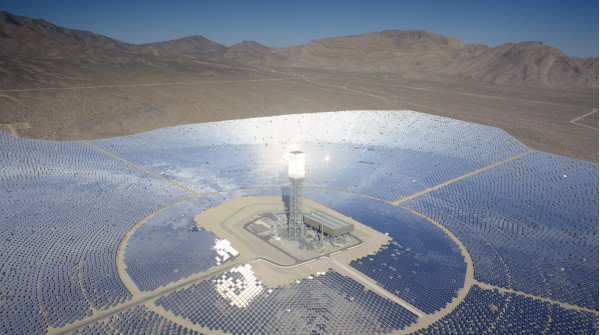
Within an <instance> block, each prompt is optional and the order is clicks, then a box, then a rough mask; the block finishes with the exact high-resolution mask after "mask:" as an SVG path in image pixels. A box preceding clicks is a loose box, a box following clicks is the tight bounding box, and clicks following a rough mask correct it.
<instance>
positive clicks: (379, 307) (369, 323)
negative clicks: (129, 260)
mask: <svg viewBox="0 0 600 335" xmlns="http://www.w3.org/2000/svg"><path fill="white" fill-rule="evenodd" d="M248 268H249V267H248ZM240 272H243V271H239V270H235V271H230V272H228V273H225V274H224V275H223V276H218V277H214V278H211V279H209V280H205V281H202V282H200V283H197V284H194V285H192V286H190V287H188V288H185V289H183V290H178V291H176V292H173V293H171V294H169V295H166V296H164V297H162V298H160V299H158V300H157V302H156V304H157V305H158V306H161V307H163V308H165V309H166V310H168V311H171V312H173V313H174V314H175V315H176V316H181V317H183V318H185V319H187V320H189V321H191V322H192V323H193V324H198V325H200V326H202V327H207V328H209V329H217V330H223V331H227V332H231V333H234V334H377V333H389V332H390V331H393V330H398V329H402V328H405V327H406V326H408V325H410V324H412V323H414V322H416V320H417V316H416V315H414V314H412V313H411V312H409V311H408V310H406V309H405V308H404V307H402V306H400V305H399V304H396V303H395V302H393V301H391V300H389V299H385V298H382V297H380V296H379V295H377V294H376V293H373V291H370V290H366V289H365V287H364V286H363V285H361V284H360V283H358V282H356V281H355V280H353V279H352V278H349V277H345V276H342V275H341V274H339V273H337V272H335V271H331V270H330V271H328V272H325V273H318V274H315V275H311V276H309V277H307V278H304V279H302V280H300V281H298V282H296V283H294V284H291V285H287V286H284V287H275V288H272V289H270V288H267V287H266V286H264V285H263V284H262V283H260V282H259V281H257V280H256V279H254V278H252V279H250V278H251V277H253V276H251V275H250V276H249V275H248V274H244V273H242V274H241V275H240ZM249 277H250V278H249ZM223 278H225V279H230V278H231V279H233V280H229V282H232V283H234V285H232V286H233V288H234V289H235V290H237V291H240V292H237V291H236V292H235V293H236V294H235V296H242V297H243V296H244V295H243V292H244V291H247V290H248V288H247V286H251V287H250V288H251V289H255V290H257V291H260V293H259V294H256V295H250V296H248V295H246V298H245V300H247V301H245V304H244V305H243V306H244V308H240V305H239V304H237V303H235V300H232V299H227V298H226V297H224V296H222V295H221V294H219V290H218V288H219V286H220V283H221V281H222V280H223ZM236 284H237V285H236ZM248 297H250V298H248ZM248 300H249V301H248ZM198 302H201V303H198Z"/></svg>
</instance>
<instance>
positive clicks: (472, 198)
mask: <svg viewBox="0 0 600 335" xmlns="http://www.w3.org/2000/svg"><path fill="white" fill-rule="evenodd" d="M406 205H407V206H410V207H412V208H414V209H415V210H417V211H419V212H421V213H424V214H425V215H427V216H429V217H431V218H433V219H434V220H436V221H438V222H442V223H443V224H444V225H445V226H446V227H447V228H448V229H450V231H452V232H453V233H454V234H455V235H456V236H458V237H459V238H460V240H461V241H462V242H463V243H464V244H465V245H466V247H467V249H468V250H469V252H470V253H471V255H472V257H473V261H474V265H475V279H477V280H479V281H481V282H484V283H488V284H493V285H496V286H499V287H504V288H510V289H514V290H516V291H520V292H525V293H529V294H533V295H536V296H540V297H547V298H551V299H553V300H556V301H560V302H565V303H569V304H573V305H577V306H580V307H586V308H589V309H593V310H598V294H599V292H598V262H599V259H598V254H599V249H598V239H599V235H598V166H597V165H595V164H590V163H586V162H582V161H578V160H574V159H570V158H566V157H560V156H555V155H550V154H546V153H541V152H535V153H532V154H529V155H527V156H525V157H522V158H520V159H518V160H514V161H511V162H508V163H506V164H503V165H502V166H499V167H497V168H495V169H493V170H489V171H485V172H482V173H479V174H477V175H474V176H472V177H470V178H466V179H464V180H461V181H458V182H456V183H453V184H452V185H449V186H447V187H444V188H441V189H439V190H436V191H433V192H430V193H429V194H427V195H424V196H421V197H418V198H416V199H414V200H412V201H409V202H407V203H406Z"/></svg>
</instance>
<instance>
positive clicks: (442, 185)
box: [0, 111, 599, 334]
mask: <svg viewBox="0 0 600 335" xmlns="http://www.w3.org/2000/svg"><path fill="white" fill-rule="evenodd" d="M296 149H300V150H302V151H304V152H305V153H306V179H305V182H304V188H305V190H304V191H305V193H304V196H305V197H306V199H307V200H310V201H313V202H315V203H318V204H320V205H322V206H325V207H327V208H329V209H331V210H333V211H336V212H337V213H340V214H341V215H344V216H346V217H348V218H351V219H352V220H355V221H356V222H357V223H360V224H362V225H364V227H365V228H364V229H363V230H364V231H367V230H372V231H373V232H376V233H377V236H380V237H378V238H379V240H378V241H383V242H382V244H379V245H377V247H376V248H375V249H374V250H367V249H368V246H369V245H370V246H373V245H376V244H374V243H371V242H372V241H370V240H368V239H366V238H365V239H364V241H363V242H364V243H363V244H361V245H358V246H356V247H352V248H348V249H347V250H341V251H339V252H334V253H329V254H323V255H320V256H319V257H315V258H314V259H310V260H308V261H297V262H295V263H294V262H292V263H285V262H284V261H278V260H277V259H275V258H272V259H271V258H269V257H265V256H261V255H258V254H253V253H252V252H249V251H248V250H251V247H252V245H251V246H247V245H245V244H244V243H243V241H242V242H240V241H241V240H237V239H235V238H231V237H228V236H233V235H235V231H233V232H230V231H227V229H229V228H227V227H221V226H219V225H218V223H217V222H200V221H199V220H200V219H199V218H202V216H199V214H202V213H206V212H207V211H208V210H218V209H220V208H221V210H222V211H224V212H225V214H227V215H229V214H231V215H234V214H235V212H236V211H237V209H236V208H233V209H232V208H230V207H227V206H228V204H231V203H232V201H235V199H240V198H243V199H246V200H248V201H251V199H263V198H264V199H278V198H277V197H279V198H281V199H282V201H283V200H284V199H285V197H286V195H287V192H288V190H287V187H288V184H289V180H288V179H287V173H286V171H287V166H286V164H287V161H286V157H287V154H288V153H289V152H290V151H291V150H296ZM0 180H1V181H2V187H1V188H0V238H1V241H2V243H1V244H0V248H1V253H0V307H1V308H0V332H1V333H8V334H23V333H51V334H65V333H77V334H106V333H115V334H123V333H124V334H135V333H166V334H170V333H179V334H196V333H205V334H213V333H217V334H219V333H233V334H255V333H265V334H281V333H290V334H291V333H298V334H310V333H314V334H339V333H360V334H378V333H396V334H413V333H414V334H448V333H458V334H465V333H474V334H481V333H488V334H540V333H543V334H597V333H598V295H599V292H598V271H599V269H598V262H599V260H598V253H599V248H598V239H599V235H598V223H599V222H598V165H597V164H594V163H590V162H585V161H580V160H575V159H571V158H566V157H562V156H556V155H552V154H547V153H544V152H539V151H531V150H529V149H528V148H527V147H525V146H523V145H522V144H520V143H519V142H518V141H516V140H515V139H514V138H512V137H511V136H509V135H507V134H506V133H505V132H503V131H501V130H499V129H497V128H492V127H487V126H481V125H477V124H473V123H468V122H462V121H457V120H452V119H448V118H443V117H437V116H431V115H426V114H421V113H416V112H412V111H350V112H332V113H318V114H298V115H286V116H277V117H266V118H256V119H246V120H235V121H224V122H215V123H205V124H195V125H184V126H178V127H173V128H164V129H158V130H155V131H150V132H146V133H141V134H136V135H131V136H125V137H117V138H108V139H100V140H93V141H70V142H58V141H44V140H31V139H24V138H17V137H14V136H12V135H10V134H9V133H5V132H1V133H0ZM282 206H283V205H282ZM230 234H231V235H230ZM365 234H366V235H365V236H375V235H373V234H371V235H369V234H367V233H365ZM370 243H371V244H370ZM378 243H379V242H378ZM257 248H258V247H257ZM361 250H362V251H361ZM364 250H367V251H365V252H364V253H362V254H361V252H363V251H364ZM266 254H268V253H266ZM273 257H275V256H273ZM285 257H287V256H285ZM280 259H282V260H283V259H285V258H284V257H283V256H282V257H281V258H280Z"/></svg>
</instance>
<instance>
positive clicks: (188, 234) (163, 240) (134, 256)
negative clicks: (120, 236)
mask: <svg viewBox="0 0 600 335" xmlns="http://www.w3.org/2000/svg"><path fill="white" fill-rule="evenodd" d="M215 203H216V200H215V199H213V198H212V197H205V198H200V199H194V200H191V201H188V202H184V203H181V204H177V205H174V206H171V207H169V208H167V209H164V210H162V211H160V212H158V213H156V214H155V215H154V216H152V217H151V218H149V219H148V220H147V221H145V222H144V223H143V224H142V225H141V226H140V227H139V228H137V229H136V230H135V232H134V233H133V235H132V236H131V238H130V239H129V241H128V242H127V248H126V249H125V264H126V266H127V273H128V274H129V276H130V277H131V279H132V280H133V282H134V283H135V285H136V286H137V287H138V288H139V289H140V290H141V291H154V290H155V289H157V288H158V287H161V286H165V285H167V284H169V283H171V282H175V281H177V280H179V279H181V278H186V277H189V276H191V275H193V274H195V273H200V272H204V271H206V270H208V269H209V268H211V267H213V266H215V265H220V264H222V263H225V262H227V261H231V260H233V259H234V258H235V257H236V256H237V252H236V251H235V250H234V249H233V248H231V246H229V248H227V240H221V239H219V237H218V236H216V235H215V234H214V233H212V232H210V231H207V230H205V229H202V228H198V227H197V225H196V223H195V221H194V216H195V215H196V214H198V213H200V212H202V211H203V210H205V209H206V208H208V207H209V206H214V205H215ZM221 245H223V247H221Z"/></svg>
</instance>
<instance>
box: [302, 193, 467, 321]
mask: <svg viewBox="0 0 600 335" xmlns="http://www.w3.org/2000/svg"><path fill="white" fill-rule="evenodd" d="M306 197H308V198H310V199H313V200H315V201H317V202H319V203H322V204H323V205H325V206H327V207H329V208H331V209H334V210H335V211H337V212H339V213H341V214H344V215H346V216H348V217H352V218H353V219H354V220H357V221H358V222H361V223H363V224H365V225H367V226H369V227H371V228H374V229H375V230H377V231H379V232H382V233H385V234H387V235H388V236H390V237H391V238H392V240H391V241H390V243H389V244H388V245H385V246H383V247H382V248H381V249H380V250H379V251H378V252H377V253H375V254H373V255H369V256H365V257H362V258H359V259H356V260H353V261H352V262H350V265H351V266H352V267H353V268H355V269H357V270H358V271H360V272H362V273H364V274H366V275H367V276H369V277H371V278H372V279H374V280H375V281H376V282H377V283H378V284H379V285H381V286H382V287H384V288H386V289H387V290H388V292H391V293H393V294H395V295H396V296H398V297H399V298H401V299H403V300H404V301H406V302H408V303H410V304H412V305H413V306H415V307H417V308H418V309H420V310H422V311H423V312H426V313H429V314H432V313H435V312H437V311H439V310H441V309H442V308H444V307H445V306H446V305H447V304H448V303H449V302H451V301H452V300H453V299H454V298H456V297H457V296H458V291H459V290H460V289H461V288H462V287H463V286H464V281H465V274H466V271H467V264H466V262H465V260H464V257H463V256H462V254H461V251H460V249H459V247H458V245H457V244H456V243H454V241H452V239H451V238H450V237H449V236H448V235H447V234H446V233H445V232H444V231H443V230H442V229H440V228H439V227H437V226H435V225H434V224H432V223H431V222H429V221H428V220H427V219H425V218H423V217H420V216H417V215H416V214H413V213H411V212H410V211H409V210H407V209H405V208H402V207H398V206H394V205H391V204H389V203H386V202H382V201H378V200H375V199H370V198H365V197H363V196H357V195H352V194H340V192H331V191H329V192H324V191H308V192H306ZM433 292H435V293H433Z"/></svg>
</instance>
